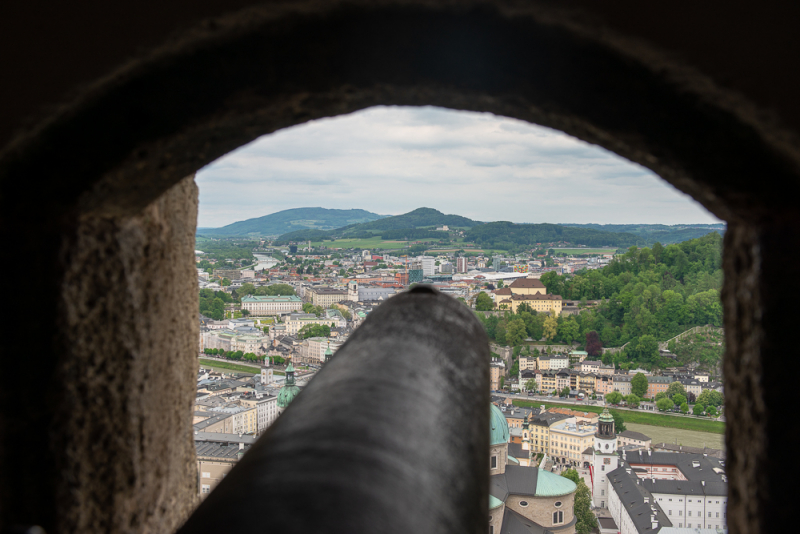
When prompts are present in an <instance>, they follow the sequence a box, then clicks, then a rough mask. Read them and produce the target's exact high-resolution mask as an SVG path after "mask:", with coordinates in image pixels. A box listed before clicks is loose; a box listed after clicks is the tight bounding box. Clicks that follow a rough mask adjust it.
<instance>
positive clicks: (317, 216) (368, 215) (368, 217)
mask: <svg viewBox="0 0 800 534" xmlns="http://www.w3.org/2000/svg"><path fill="white" fill-rule="evenodd" d="M382 217H383V215H378V214H377V213H372V212H369V211H365V210H359V209H352V210H336V209H326V208H294V209H288V210H283V211H279V212H277V213H271V214H269V215H265V216H263V217H257V218H254V219H247V220H245V221H238V222H235V223H233V224H229V225H227V226H223V227H222V228H200V229H198V231H197V233H198V234H200V235H209V236H211V235H214V236H236V235H281V234H285V233H288V232H293V231H296V230H303V229H309V228H310V229H318V230H332V229H334V228H341V227H342V226H347V225H352V224H358V223H362V222H369V221H375V220H378V219H380V218H382Z"/></svg>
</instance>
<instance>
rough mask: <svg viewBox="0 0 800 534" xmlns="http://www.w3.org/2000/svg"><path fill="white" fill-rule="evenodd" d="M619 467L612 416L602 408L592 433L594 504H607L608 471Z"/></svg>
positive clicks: (600, 505) (603, 505) (601, 505)
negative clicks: (593, 433)
mask: <svg viewBox="0 0 800 534" xmlns="http://www.w3.org/2000/svg"><path fill="white" fill-rule="evenodd" d="M618 467H619V456H618V455H617V435H616V433H615V432H614V418H613V417H612V416H611V414H610V413H609V412H608V408H606V409H604V410H603V413H602V414H600V418H599V420H598V422H597V432H595V435H594V459H593V462H592V501H593V502H594V505H595V506H599V507H600V508H606V507H607V505H608V473H609V472H610V471H613V470H614V469H616V468H618Z"/></svg>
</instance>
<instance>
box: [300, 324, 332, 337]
mask: <svg viewBox="0 0 800 534" xmlns="http://www.w3.org/2000/svg"><path fill="white" fill-rule="evenodd" d="M330 335H331V327H330V326H328V325H326V324H307V325H306V326H304V327H303V328H301V329H300V331H299V332H298V336H299V337H300V339H308V338H310V337H328V336H330Z"/></svg>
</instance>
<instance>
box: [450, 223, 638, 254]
mask: <svg viewBox="0 0 800 534" xmlns="http://www.w3.org/2000/svg"><path fill="white" fill-rule="evenodd" d="M465 239H466V240H467V241H471V242H474V243H476V244H478V245H480V246H482V247H491V248H499V249H503V250H519V249H530V248H533V247H536V246H537V245H538V244H540V243H559V242H563V243H569V244H573V245H586V246H590V247H602V246H616V247H629V246H632V245H639V244H644V240H643V239H641V238H639V237H637V236H635V235H633V234H626V233H615V232H604V231H600V230H592V229H585V228H572V227H567V226H562V225H560V224H515V223H511V222H506V221H498V222H490V223H486V224H481V225H479V226H475V227H473V228H470V229H469V230H468V231H467V232H466V234H465Z"/></svg>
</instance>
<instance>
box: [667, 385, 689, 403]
mask: <svg viewBox="0 0 800 534" xmlns="http://www.w3.org/2000/svg"><path fill="white" fill-rule="evenodd" d="M675 395H681V396H683V397H684V398H686V390H685V389H684V387H683V384H681V383H680V382H673V383H671V384H670V385H669V387H668V388H667V397H669V398H670V399H671V398H673V397H674V396H675Z"/></svg>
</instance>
